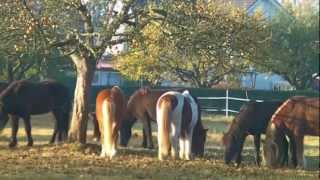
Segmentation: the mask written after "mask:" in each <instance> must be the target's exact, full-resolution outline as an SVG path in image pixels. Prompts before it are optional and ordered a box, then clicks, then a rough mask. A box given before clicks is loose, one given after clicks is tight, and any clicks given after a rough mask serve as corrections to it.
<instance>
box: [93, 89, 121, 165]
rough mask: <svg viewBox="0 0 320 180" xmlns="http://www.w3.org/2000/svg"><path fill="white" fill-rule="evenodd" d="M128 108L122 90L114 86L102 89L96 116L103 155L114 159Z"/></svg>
mask: <svg viewBox="0 0 320 180" xmlns="http://www.w3.org/2000/svg"><path fill="white" fill-rule="evenodd" d="M125 109H126V99H125V96H124V94H123V92H122V90H121V89H120V88H119V87H117V86H114V87H112V88H111V89H110V90H109V89H104V90H102V91H100V92H99V93H98V95H97V99H96V116H97V120H98V124H99V130H100V133H101V136H100V142H101V145H102V150H101V155H100V156H101V157H105V156H108V157H109V158H110V159H112V158H113V157H114V156H115V155H116V152H117V140H118V130H119V128H120V126H121V121H122V118H123V115H124V114H125Z"/></svg>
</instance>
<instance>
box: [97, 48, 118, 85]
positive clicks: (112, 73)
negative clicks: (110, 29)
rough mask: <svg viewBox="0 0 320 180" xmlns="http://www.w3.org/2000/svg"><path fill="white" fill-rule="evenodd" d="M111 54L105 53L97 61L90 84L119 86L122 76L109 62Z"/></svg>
mask: <svg viewBox="0 0 320 180" xmlns="http://www.w3.org/2000/svg"><path fill="white" fill-rule="evenodd" d="M111 59H112V55H111V54H110V53H105V54H104V55H103V56H102V57H101V58H100V59H99V60H98V62H97V65H96V71H95V74H94V76H93V79H92V84H91V85H92V86H121V85H122V84H123V81H124V80H123V77H122V76H121V74H120V72H119V71H117V70H116V69H115V68H114V65H113V64H112V63H111Z"/></svg>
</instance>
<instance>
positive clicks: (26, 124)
mask: <svg viewBox="0 0 320 180" xmlns="http://www.w3.org/2000/svg"><path fill="white" fill-rule="evenodd" d="M23 120H24V127H25V131H26V134H27V138H28V145H27V146H32V145H33V139H32V136H31V123H30V116H28V117H25V118H23Z"/></svg>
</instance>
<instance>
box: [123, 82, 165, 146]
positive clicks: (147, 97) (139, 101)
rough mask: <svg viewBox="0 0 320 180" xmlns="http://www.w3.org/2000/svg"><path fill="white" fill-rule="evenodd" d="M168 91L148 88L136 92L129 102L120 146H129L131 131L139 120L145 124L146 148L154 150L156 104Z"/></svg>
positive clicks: (144, 142)
mask: <svg viewBox="0 0 320 180" xmlns="http://www.w3.org/2000/svg"><path fill="white" fill-rule="evenodd" d="M165 92H166V90H150V89H149V88H147V87H144V88H141V89H138V90H137V91H135V92H134V93H133V94H132V95H131V97H130V98H129V100H128V104H127V114H126V117H125V119H124V121H123V124H122V126H121V129H120V145H122V146H127V144H128V142H129V140H130V138H131V129H132V126H133V125H134V123H135V122H136V121H137V119H139V120H141V121H142V123H143V142H142V146H143V147H144V148H146V147H148V148H150V149H153V142H152V130H151V124H150V123H151V121H153V122H156V104H157V100H158V98H159V97H160V96H161V95H162V94H163V93H165Z"/></svg>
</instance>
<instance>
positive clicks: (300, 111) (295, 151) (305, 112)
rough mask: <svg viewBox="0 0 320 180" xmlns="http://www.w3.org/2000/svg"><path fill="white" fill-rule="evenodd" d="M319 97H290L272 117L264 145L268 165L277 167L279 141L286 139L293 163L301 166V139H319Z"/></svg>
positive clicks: (302, 159)
mask: <svg viewBox="0 0 320 180" xmlns="http://www.w3.org/2000/svg"><path fill="white" fill-rule="evenodd" d="M319 107H320V106H319V98H318V97H316V98H308V97H304V96H293V97H291V98H289V99H287V100H286V101H285V102H284V103H283V104H282V105H281V106H280V107H279V108H278V109H277V111H276V112H275V113H274V114H273V115H272V117H271V120H270V122H269V125H268V128H267V136H266V142H265V151H266V152H268V153H265V159H266V162H267V165H268V166H271V167H275V166H277V165H278V164H279V162H278V161H279V154H280V153H279V147H281V144H279V143H278V138H283V137H284V136H288V137H289V140H290V147H291V148H290V150H291V153H292V163H293V165H294V166H298V167H301V168H303V167H304V165H305V164H304V156H303V140H304V136H306V135H310V136H319V135H320V130H319V121H320V120H319Z"/></svg>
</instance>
